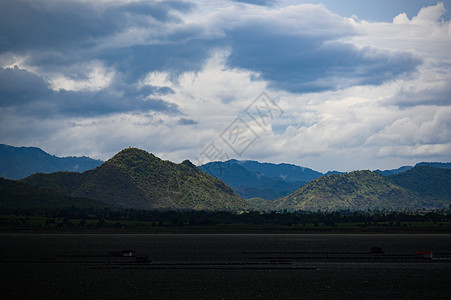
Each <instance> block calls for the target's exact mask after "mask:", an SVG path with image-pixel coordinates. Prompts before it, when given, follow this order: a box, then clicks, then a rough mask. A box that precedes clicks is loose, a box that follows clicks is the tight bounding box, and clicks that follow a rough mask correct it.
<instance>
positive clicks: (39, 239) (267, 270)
mask: <svg viewBox="0 0 451 300" xmlns="http://www.w3.org/2000/svg"><path fill="white" fill-rule="evenodd" d="M372 247H380V248H381V249H382V250H383V253H371V252H370V249H371V248H372ZM125 249H130V250H134V251H135V253H134V257H114V256H113V255H115V254H116V253H112V252H118V251H120V250H125ZM0 251H1V253H0V254H1V258H0V265H1V275H2V280H1V286H0V298H1V299H12V298H16V299H24V298H47V299H49V298H53V299H61V298H72V299H80V298H91V299H112V298H114V299H125V298H135V299H137V298H142V299H223V298H224V299H260V298H261V299H317V298H329V299H330V298H332V299H349V298H367V299H400V298H401V299H450V298H451V235H445V234H440V235H432V234H431V235H419V234H405V235H396V234H384V235H376V234H374V235H360V234H359V235H358V234H354V235H341V234H331V235H329V234H306V235H298V234H287V235H281V234H275V235H264V234H256V235H246V234H229V235H226V234H224V235H220V234H216V235H195V234H194V235H178V234H168V235H163V234H160V235H133V234H124V235H120V234H98V235H97V234H84V235H83V234H49V235H45V234H22V235H20V234H17V235H15V234H4V235H1V249H0ZM417 251H433V253H434V255H433V258H432V259H431V258H424V257H423V255H420V254H416V252H417ZM108 252H109V253H108ZM107 253H108V255H107ZM146 255H149V261H148V262H145V260H146V258H145V257H146Z"/></svg>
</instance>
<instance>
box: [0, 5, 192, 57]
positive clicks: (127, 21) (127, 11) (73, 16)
mask: <svg viewBox="0 0 451 300" xmlns="http://www.w3.org/2000/svg"><path fill="white" fill-rule="evenodd" d="M191 8H192V5H191V4H188V3H185V2H178V1H170V2H146V3H139V2H138V3H135V2H132V3H127V4H122V5H115V4H111V5H108V6H101V5H95V4H93V3H90V2H74V1H58V0H53V1H31V0H3V1H0V52H4V51H25V52H28V51H30V50H32V49H33V50H36V49H55V47H56V48H59V47H62V48H69V47H73V46H74V45H78V46H79V47H81V46H83V47H86V46H89V45H90V43H92V42H94V41H95V40H96V39H98V38H101V37H105V36H108V35H111V34H113V33H116V32H121V31H122V30H123V29H124V28H127V27H130V26H142V25H145V24H146V25H147V24H148V17H151V18H153V19H155V20H158V21H160V22H168V21H177V19H176V18H175V17H174V16H173V15H172V14H171V13H170V11H172V10H180V11H186V10H189V9H191ZM30 47H32V49H30Z"/></svg>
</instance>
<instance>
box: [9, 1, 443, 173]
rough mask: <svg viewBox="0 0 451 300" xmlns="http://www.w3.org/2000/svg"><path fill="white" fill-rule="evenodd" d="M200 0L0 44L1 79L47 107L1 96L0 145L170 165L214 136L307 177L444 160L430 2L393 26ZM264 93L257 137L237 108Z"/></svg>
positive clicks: (437, 17) (436, 30)
mask: <svg viewBox="0 0 451 300" xmlns="http://www.w3.org/2000/svg"><path fill="white" fill-rule="evenodd" d="M171 3H172V4H171V5H178V4H177V3H176V2H171ZM208 3H210V4H208V6H199V7H197V8H193V9H191V10H188V9H177V10H174V9H173V8H168V9H167V8H166V6H165V2H155V3H153V4H152V5H153V6H152V7H146V4H145V2H143V3H139V2H136V3H135V2H130V3H128V4H127V6H126V7H125V6H124V9H125V8H126V9H128V12H127V14H128V15H127V16H124V14H123V12H122V11H121V10H119V9H118V7H121V4H118V3H117V2H116V3H115V5H116V6H114V7H113V8H112V9H111V10H110V13H111V14H112V15H113V16H114V17H115V18H116V19H117V20H120V22H122V23H121V24H123V27H121V28H118V27H115V28H113V29H114V30H109V28H107V27H106V26H105V28H104V27H102V28H101V30H97V31H95V35H94V34H93V36H90V34H89V33H90V32H91V31H90V30H91V29H89V26H93V24H96V21H97V20H100V21H102V22H106V23H105V24H103V23H102V24H103V25H108V24H109V23H108V22H109V21H111V20H110V19H109V16H108V15H105V14H104V12H105V11H106V10H107V8H108V5H105V7H103V8H102V9H99V10H98V11H95V12H94V13H92V14H90V15H87V16H86V17H83V18H84V19H86V20H87V21H86V22H87V24H88V25H89V26H88V28H85V27H83V28H82V29H80V30H81V33H79V34H76V33H73V34H74V35H75V36H74V37H75V39H74V41H70V42H68V43H70V46H71V48H70V49H69V47H67V46H66V45H64V47H63V46H60V42H59V40H58V39H55V40H53V39H50V40H49V42H51V46H49V47H48V48H46V47H47V45H45V43H42V45H40V46H39V47H37V43H38V44H39V40H30V41H26V42H27V43H22V44H20V45H19V43H18V44H17V45H15V46H17V47H12V48H11V49H10V50H9V51H7V52H3V53H2V54H1V56H0V63H1V64H2V66H3V67H4V69H3V70H2V71H3V73H5V74H6V75H5V76H7V75H8V74H10V73H11V74H13V73H14V74H16V76H18V77H17V78H22V79H23V78H25V79H27V82H29V83H33V86H34V89H33V90H32V89H30V88H29V89H28V90H30V91H41V94H42V95H44V96H42V97H41V98H40V99H38V100H39V101H37V100H36V101H35V102H33V103H35V105H36V103H38V104H39V105H41V104H42V107H41V110H42V111H46V114H45V115H44V114H42V115H41V116H38V114H35V115H32V114H30V113H29V111H30V110H32V109H30V107H27V106H26V104H27V103H29V102H30V99H29V97H28V96H27V97H28V98H26V99H25V98H23V99H22V98H21V99H22V100H23V101H22V102H23V103H20V105H19V103H18V102H17V99H16V100H15V101H16V103H14V101H11V100H10V99H9V98H8V99H6V98H5V99H2V101H3V102H2V103H3V104H5V105H4V106H0V116H1V118H0V128H1V129H0V137H1V139H2V140H1V142H3V143H10V144H13V145H33V146H40V147H43V148H44V149H45V150H47V151H49V152H51V153H54V154H58V155H89V156H92V157H95V158H101V159H108V158H109V157H111V156H112V155H114V154H115V153H116V152H118V151H119V150H121V149H122V148H125V147H128V146H134V147H140V148H143V149H146V150H148V151H150V152H153V153H154V154H156V155H158V156H160V157H162V158H164V159H170V160H173V161H178V162H180V161H182V160H184V159H186V158H190V159H191V160H193V161H194V160H195V158H196V157H198V156H199V155H200V153H201V151H202V150H203V149H204V148H205V147H206V146H207V145H208V144H209V143H211V142H212V141H214V142H217V145H218V146H219V147H221V148H222V149H223V150H224V151H226V152H227V153H228V154H229V157H230V158H231V157H236V158H242V159H258V160H261V161H272V162H289V163H296V164H300V165H303V166H308V167H312V168H314V169H317V170H320V171H327V170H330V169H338V170H345V171H348V170H353V169H376V168H381V169H383V168H395V167H398V166H400V165H401V164H414V163H416V162H417V161H418V160H442V161H443V160H450V159H451V157H450V153H451V151H450V147H451V146H450V145H451V124H450V121H449V120H451V111H450V104H451V103H450V101H451V88H450V84H449V83H450V80H451V57H450V55H449V49H451V35H450V26H451V25H450V22H449V21H444V20H442V19H441V15H442V14H443V12H444V11H445V6H444V5H443V3H438V4H437V5H435V6H431V7H427V8H424V9H422V10H421V11H420V12H419V13H418V15H417V16H415V17H413V18H412V19H409V18H408V17H407V15H406V14H403V13H402V12H400V14H399V15H398V16H396V17H395V18H394V20H393V23H383V22H379V23H375V22H367V21H365V20H359V19H356V18H354V19H346V18H343V17H341V16H338V15H336V14H334V13H333V12H330V11H328V10H327V9H326V8H325V7H324V6H321V5H292V6H287V7H283V6H281V5H279V6H271V7H261V6H252V5H245V4H232V3H230V2H228V1H222V2H215V3H212V2H211V1H208ZM49 5H50V4H49ZM89 5H90V4H89V2H84V4H83V7H85V8H86V7H89ZM137 5H138V6H137ZM139 5H143V6H139ZM62 7H64V5H63V6H61V7H60V8H62ZM145 8H147V9H149V10H151V12H149V14H152V17H149V16H146V14H145V13H140V10H141V9H145ZM156 8H158V9H156ZM159 9H160V10H159ZM165 9H166V10H165ZM134 16H135V17H136V19H133V17H134ZM43 20H45V18H43ZM57 21H58V20H52V22H53V23H55V22H57ZM53 23H52V24H53ZM69 23H70V22H69ZM64 24H66V25H67V26H69V27H70V26H72V25H71V24H68V23H64ZM113 27H114V26H113ZM86 36H88V38H86ZM25 39H27V38H25ZM77 43H79V44H77ZM30 45H31V46H30ZM80 45H83V47H82V46H80ZM0 46H1V45H0ZM19 46H20V47H19ZM85 47H86V48H85ZM16 48H17V49H19V48H20V51H19V50H17V51H16V50H15V49H16ZM23 49H26V50H27V51H24V50H23ZM43 49H44V50H43ZM0 52H1V48H0ZM15 64H17V65H18V66H19V68H20V70H18V69H14V68H13V67H14V65H15ZM7 66H10V69H7V68H6V67H7ZM27 71H28V72H27ZM8 76H9V75H8ZM9 78H11V76H9ZM44 79H45V80H47V83H50V84H51V88H53V90H48V88H47V87H46V86H45V83H46V82H44ZM15 83H17V87H19V88H20V87H21V86H20V84H19V83H20V80H17V82H15ZM29 85H30V84H29ZM14 87H16V86H15V85H14ZM19 88H18V89H19ZM18 89H14V90H13V91H12V92H9V94H11V95H12V94H13V92H14V93H15V94H18ZM28 90H27V89H24V88H22V91H28ZM263 90H265V91H267V93H268V94H269V96H270V97H272V98H273V99H274V100H275V101H276V102H277V103H278V105H279V106H280V107H281V108H282V109H283V111H284V114H283V115H282V116H279V117H276V118H274V119H273V120H272V123H271V126H269V128H271V129H272V130H269V131H263V130H262V129H259V128H258V127H257V125H256V124H253V123H252V121H251V120H250V119H249V118H248V117H247V116H246V115H245V114H244V110H245V109H246V107H247V106H248V105H249V104H250V103H251V102H252V101H253V100H254V99H255V97H257V96H258V95H259V94H260V93H261V92H262V91H263ZM4 91H7V92H8V91H9V90H8V89H7V88H5V89H4ZM0 92H1V91H0ZM306 92H308V93H306ZM6 94H7V95H9V94H8V93H6ZM0 95H2V94H1V93H0ZM21 95H22V96H23V93H22V94H21ZM46 95H47V96H46ZM63 96H64V97H63ZM8 97H9V96H8ZM47 98H49V99H51V101H50V100H47V101H46V100H45V99H47ZM13 100H14V99H13ZM60 100H61V101H60ZM63 100H64V101H63ZM2 103H0V104H2ZM46 105H47V106H46ZM48 107H50V108H54V107H56V108H54V110H52V109H48ZM33 108H34V107H33ZM33 111H34V110H33ZM43 116H44V117H43ZM238 116H240V117H242V118H243V119H245V120H246V121H248V122H249V124H250V126H252V128H253V129H254V130H255V131H256V132H257V133H258V135H259V138H258V139H257V140H256V142H255V143H254V144H252V145H251V146H250V147H249V148H248V149H247V150H246V151H245V152H244V153H243V156H242V157H237V156H236V155H234V154H233V151H232V150H231V149H230V148H227V145H225V144H224V143H223V142H222V141H221V139H220V138H219V135H220V134H221V132H222V131H223V130H224V129H225V128H226V127H227V126H228V125H229V124H230V123H231V122H232V121H233V120H234V119H235V118H236V117H238Z"/></svg>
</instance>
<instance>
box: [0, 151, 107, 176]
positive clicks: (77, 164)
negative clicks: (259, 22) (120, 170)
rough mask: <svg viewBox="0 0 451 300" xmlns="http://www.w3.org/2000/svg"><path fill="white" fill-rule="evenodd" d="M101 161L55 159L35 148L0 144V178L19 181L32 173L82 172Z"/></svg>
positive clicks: (70, 158) (68, 158) (71, 158)
mask: <svg viewBox="0 0 451 300" xmlns="http://www.w3.org/2000/svg"><path fill="white" fill-rule="evenodd" d="M101 163H103V161H101V160H96V159H92V158H89V157H86V156H83V157H57V156H54V155H50V154H48V153H47V152H44V151H43V150H42V149H39V148H35V147H13V146H9V145H5V144H0V174H1V176H0V177H4V178H10V179H21V178H25V177H27V176H30V175H32V174H34V173H52V172H58V171H74V172H84V171H86V170H90V169H93V168H95V167H97V166H99V165H100V164H101Z"/></svg>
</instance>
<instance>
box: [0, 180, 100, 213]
mask: <svg viewBox="0 0 451 300" xmlns="http://www.w3.org/2000/svg"><path fill="white" fill-rule="evenodd" d="M71 207H75V208H96V209H99V208H106V207H109V205H106V204H104V203H101V202H99V201H95V200H92V199H86V198H80V197H70V196H67V195H64V194H62V193H58V192H55V191H54V190H52V189H49V188H41V187H36V186H32V185H29V184H26V183H24V182H17V181H14V180H8V179H2V178H0V209H1V210H2V211H3V212H5V211H10V210H15V209H32V208H36V209H40V210H41V211H42V210H45V209H65V208H71Z"/></svg>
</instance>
